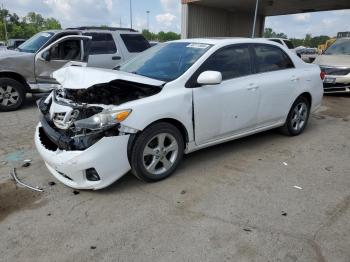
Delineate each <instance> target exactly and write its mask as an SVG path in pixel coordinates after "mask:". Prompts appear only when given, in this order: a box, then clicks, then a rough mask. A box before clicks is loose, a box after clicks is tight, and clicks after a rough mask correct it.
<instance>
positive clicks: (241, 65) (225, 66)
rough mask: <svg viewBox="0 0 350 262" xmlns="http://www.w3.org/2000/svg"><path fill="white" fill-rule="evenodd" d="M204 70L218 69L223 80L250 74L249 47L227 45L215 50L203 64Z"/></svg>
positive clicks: (202, 70)
mask: <svg viewBox="0 0 350 262" xmlns="http://www.w3.org/2000/svg"><path fill="white" fill-rule="evenodd" d="M204 71H219V72H221V74H222V79H223V80H227V79H232V78H237V77H241V76H246V75H250V74H252V64H251V57H250V52H249V47H248V46H228V47H224V48H222V49H220V50H218V51H216V53H214V54H213V55H212V56H211V57H209V58H208V60H207V61H206V62H205V63H204V64H203V66H202V69H201V72H204Z"/></svg>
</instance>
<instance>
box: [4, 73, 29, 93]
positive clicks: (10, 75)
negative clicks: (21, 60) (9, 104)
mask: <svg viewBox="0 0 350 262" xmlns="http://www.w3.org/2000/svg"><path fill="white" fill-rule="evenodd" d="M5 77H6V78H11V79H13V80H16V81H18V82H20V83H21V84H23V86H24V88H25V90H24V91H25V92H29V91H30V87H29V85H28V83H27V81H26V80H25V78H24V77H23V76H22V75H21V74H19V73H16V72H11V71H2V72H0V78H5Z"/></svg>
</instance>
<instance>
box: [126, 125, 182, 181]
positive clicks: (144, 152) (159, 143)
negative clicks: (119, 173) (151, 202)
mask: <svg viewBox="0 0 350 262" xmlns="http://www.w3.org/2000/svg"><path fill="white" fill-rule="evenodd" d="M183 153H184V139H183V137H182V135H181V133H180V131H179V130H178V129H177V128H176V127H175V126H173V125H171V124H169V123H156V124H154V125H151V126H150V127H148V128H146V129H145V130H144V131H143V132H142V133H141V134H140V135H139V136H137V137H136V138H135V141H134V144H133V146H132V149H131V155H130V163H131V170H132V173H133V174H134V175H135V176H136V177H137V178H139V179H141V180H143V181H145V182H157V181H160V180H162V179H165V178H167V177H169V176H170V175H171V174H172V173H173V172H174V171H175V169H176V168H177V167H178V165H179V163H180V162H181V160H182V157H183Z"/></svg>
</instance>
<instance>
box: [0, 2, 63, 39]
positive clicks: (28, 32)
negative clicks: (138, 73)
mask: <svg viewBox="0 0 350 262" xmlns="http://www.w3.org/2000/svg"><path fill="white" fill-rule="evenodd" d="M5 17H6V25H7V32H8V37H9V38H29V37H31V36H33V35H34V34H36V33H38V32H40V31H43V30H50V29H61V24H60V22H59V21H58V20H56V19H54V18H44V17H43V16H42V15H40V14H37V13H35V12H29V13H28V14H27V15H26V16H25V17H23V18H22V19H21V18H20V17H19V16H18V15H17V14H15V13H13V14H11V13H10V12H9V11H8V10H6V9H0V18H1V21H0V40H4V39H5V27H4V23H3V21H4V18H5Z"/></svg>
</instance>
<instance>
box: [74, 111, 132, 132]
mask: <svg viewBox="0 0 350 262" xmlns="http://www.w3.org/2000/svg"><path fill="white" fill-rule="evenodd" d="M131 111H132V110H131V109H127V110H118V111H105V112H102V113H99V114H96V115H93V116H92V117H89V118H86V119H82V120H78V121H76V122H75V123H74V124H75V127H76V128H82V129H83V128H84V129H90V130H96V129H101V128H104V127H110V126H113V125H116V124H118V123H120V122H122V121H124V120H125V119H126V118H127V117H128V116H129V115H130V114H131Z"/></svg>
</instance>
